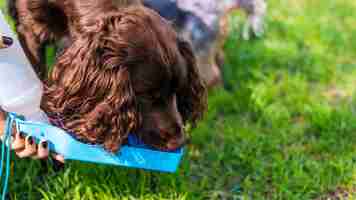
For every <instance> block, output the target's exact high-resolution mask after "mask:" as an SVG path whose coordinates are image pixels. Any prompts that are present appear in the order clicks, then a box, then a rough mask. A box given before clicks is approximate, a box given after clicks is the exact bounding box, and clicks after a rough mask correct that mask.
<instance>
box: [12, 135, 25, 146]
mask: <svg viewBox="0 0 356 200" xmlns="http://www.w3.org/2000/svg"><path fill="white" fill-rule="evenodd" d="M11 147H12V149H13V150H15V151H19V150H22V149H24V148H25V136H24V134H23V133H21V132H20V133H16V134H15V137H14V140H13V142H12V144H11Z"/></svg>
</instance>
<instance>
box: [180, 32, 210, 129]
mask: <svg viewBox="0 0 356 200" xmlns="http://www.w3.org/2000/svg"><path fill="white" fill-rule="evenodd" d="M177 43H178V48H179V51H180V53H181V55H182V56H183V57H184V59H185V62H186V67H187V72H188V74H187V81H186V84H185V86H184V88H183V89H180V90H179V92H178V94H177V97H178V109H179V112H180V113H181V114H182V117H183V121H184V122H187V121H190V122H192V124H193V126H194V125H195V124H196V122H197V120H199V119H200V118H202V116H203V114H204V112H205V110H206V106H207V90H206V86H205V85H204V83H203V80H202V78H201V77H200V73H199V69H198V67H197V62H196V57H195V55H194V53H193V49H192V46H191V44H190V43H189V42H187V41H186V40H184V39H182V38H178V42H177Z"/></svg>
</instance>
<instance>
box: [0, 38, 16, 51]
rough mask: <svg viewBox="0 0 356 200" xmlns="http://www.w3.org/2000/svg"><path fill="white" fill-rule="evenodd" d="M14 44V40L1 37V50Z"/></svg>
mask: <svg viewBox="0 0 356 200" xmlns="http://www.w3.org/2000/svg"><path fill="white" fill-rule="evenodd" d="M13 43H14V41H13V39H12V38H10V37H7V36H1V35H0V49H4V48H7V47H9V46H11V45H12V44H13Z"/></svg>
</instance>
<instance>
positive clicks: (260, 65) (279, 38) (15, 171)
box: [0, 0, 356, 200]
mask: <svg viewBox="0 0 356 200" xmlns="http://www.w3.org/2000/svg"><path fill="white" fill-rule="evenodd" d="M0 7H1V9H2V11H5V1H4V0H0ZM355 10H356V2H355V1H352V0H338V1H332V0H324V1H315V0H289V1H282V0H269V1H268V13H267V16H266V33H265V34H264V35H263V37H261V38H257V39H250V40H244V39H243V38H242V37H241V35H242V34H241V33H242V28H241V27H243V24H244V23H245V22H246V16H245V14H244V13H243V12H240V11H236V12H233V13H232V14H231V15H230V16H229V20H228V22H229V23H228V24H229V34H228V37H227V38H226V40H225V42H224V45H223V49H224V52H225V62H224V65H223V68H222V72H223V73H222V74H223V85H221V86H219V87H215V88H213V89H211V90H210V91H209V111H208V113H207V114H206V116H205V118H204V120H203V121H202V122H201V123H200V124H199V125H198V128H197V129H194V130H193V131H192V132H191V136H192V139H191V143H190V144H189V145H188V148H187V150H186V155H185V158H184V161H183V163H182V165H181V168H180V170H179V171H178V172H177V173H176V174H172V175H171V174H160V173H152V172H143V171H140V170H133V169H125V168H116V167H108V166H97V165H92V164H83V163H79V162H68V163H67V164H66V168H65V170H64V171H61V172H59V173H49V174H48V175H46V176H43V175H42V174H43V173H42V171H41V167H40V164H39V162H38V161H32V160H15V161H14V163H13V164H12V177H11V184H10V186H11V187H10V194H11V195H10V196H11V199H19V200H24V199H34V200H38V199H46V200H47V199H50V200H52V199H53V200H54V199H55V200H58V199H68V200H82V199H83V200H84V199H88V200H89V199H90V200H93V199H101V200H114V199H145V200H146V199H147V200H151V199H159V200H161V199H167V200H168V199H179V200H185V199H204V200H205V199H288V200H291V199H296V200H301V199H303V200H304V199H315V200H319V199H356V59H355V57H356V26H355V24H356V13H355ZM9 20H10V19H9ZM0 31H1V30H0ZM53 55H54V53H53V50H51V49H49V50H48V57H49V58H51V59H52V60H53Z"/></svg>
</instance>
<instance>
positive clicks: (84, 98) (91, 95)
mask: <svg viewBox="0 0 356 200" xmlns="http://www.w3.org/2000/svg"><path fill="white" fill-rule="evenodd" d="M103 40H104V41H103ZM103 43H105V39H103V37H101V36H100V34H87V35H83V36H82V37H80V38H76V39H74V42H73V44H72V45H71V46H70V47H68V48H67V49H66V51H64V52H63V54H62V55H60V56H59V57H58V60H57V63H56V65H55V67H54V70H53V72H52V76H51V78H50V85H49V87H48V88H47V89H46V94H45V96H46V97H45V99H44V104H43V105H44V107H45V108H44V109H45V110H46V111H49V112H51V113H53V114H59V115H60V116H61V117H63V123H64V126H65V127H64V128H66V129H67V130H68V131H72V132H74V133H75V135H76V136H77V137H78V138H79V139H82V140H84V141H86V142H92V143H101V144H103V145H104V148H105V149H106V150H108V151H111V152H115V151H117V150H118V149H119V148H120V145H121V144H122V143H123V142H124V141H125V140H126V138H127V137H128V134H129V133H130V132H131V131H133V130H134V129H135V128H136V126H137V123H138V117H137V112H136V102H135V95H134V92H133V89H132V86H131V80H130V75H129V71H128V70H129V69H128V66H127V65H126V64H127V63H125V62H121V61H122V59H121V57H120V56H121V55H120V54H115V52H112V51H110V49H105V47H103V46H102V45H101V44H103ZM103 48H104V49H103Z"/></svg>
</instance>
